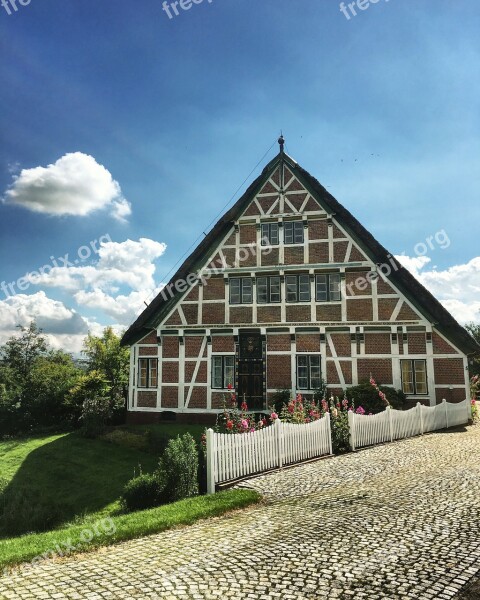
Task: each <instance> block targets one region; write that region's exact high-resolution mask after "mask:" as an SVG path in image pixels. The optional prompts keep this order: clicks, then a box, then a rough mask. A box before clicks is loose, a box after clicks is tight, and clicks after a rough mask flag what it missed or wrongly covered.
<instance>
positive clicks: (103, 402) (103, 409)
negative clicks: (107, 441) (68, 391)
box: [80, 396, 111, 438]
mask: <svg viewBox="0 0 480 600" xmlns="http://www.w3.org/2000/svg"><path fill="white" fill-rule="evenodd" d="M110 415H111V409H110V401H109V399H108V398H105V397H102V396H97V397H96V398H91V399H87V400H85V401H84V403H83V406H82V414H81V417H80V421H81V423H82V427H81V429H80V433H81V434H82V435H83V436H84V437H88V438H95V437H98V436H99V435H101V434H102V433H103V432H104V431H105V424H106V421H107V419H108V418H109V417H110Z"/></svg>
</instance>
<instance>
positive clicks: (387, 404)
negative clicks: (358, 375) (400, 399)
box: [370, 373, 390, 406]
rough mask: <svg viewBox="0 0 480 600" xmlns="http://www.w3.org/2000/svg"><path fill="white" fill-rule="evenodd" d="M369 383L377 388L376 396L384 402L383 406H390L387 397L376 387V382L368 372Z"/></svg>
mask: <svg viewBox="0 0 480 600" xmlns="http://www.w3.org/2000/svg"><path fill="white" fill-rule="evenodd" d="M370 385H371V386H372V387H374V388H375V389H376V390H377V392H378V396H379V398H380V399H381V400H382V402H384V403H385V406H390V402H389V401H388V400H387V397H386V396H385V394H384V393H383V392H382V390H381V389H380V388H379V387H378V385H377V382H376V381H375V379H374V378H373V376H372V374H371V373H370Z"/></svg>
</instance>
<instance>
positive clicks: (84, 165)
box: [4, 152, 131, 221]
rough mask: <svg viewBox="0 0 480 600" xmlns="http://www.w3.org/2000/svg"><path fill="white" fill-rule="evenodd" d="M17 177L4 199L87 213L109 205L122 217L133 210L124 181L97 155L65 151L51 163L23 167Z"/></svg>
mask: <svg viewBox="0 0 480 600" xmlns="http://www.w3.org/2000/svg"><path fill="white" fill-rule="evenodd" d="M13 179H14V180H13V183H12V185H11V186H10V187H9V188H8V189H7V190H6V192H5V194H4V201H5V202H7V203H9V204H14V205H17V206H22V207H24V208H27V209H29V210H31V211H34V212H38V213H44V214H47V215H53V216H61V215H76V216H86V215H88V214H90V213H92V212H94V211H96V210H100V209H108V210H109V211H110V213H111V214H112V216H113V217H114V218H115V219H117V220H119V221H125V220H126V218H127V217H128V216H129V215H130V214H131V205H130V203H129V202H128V201H127V200H126V199H125V198H124V197H123V195H122V190H121V188H120V184H119V183H118V182H117V181H115V180H114V179H113V177H112V175H111V173H110V172H109V171H108V170H107V169H106V168H105V167H104V166H103V165H100V164H98V163H97V161H96V160H95V159H94V158H93V156H89V155H88V154H83V153H82V152H73V153H69V154H65V155H64V156H62V157H61V158H59V159H58V160H57V162H55V163H54V164H50V165H48V166H47V167H34V168H32V169H22V171H21V172H20V174H19V175H14V178H13Z"/></svg>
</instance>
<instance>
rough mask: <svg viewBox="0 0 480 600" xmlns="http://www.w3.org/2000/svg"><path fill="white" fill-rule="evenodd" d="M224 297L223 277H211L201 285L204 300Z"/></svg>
mask: <svg viewBox="0 0 480 600" xmlns="http://www.w3.org/2000/svg"><path fill="white" fill-rule="evenodd" d="M224 298H225V282H224V279H223V277H212V278H211V279H209V280H208V281H207V282H206V283H205V285H204V287H203V299H204V300H223V299H224Z"/></svg>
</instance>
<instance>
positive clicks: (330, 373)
mask: <svg viewBox="0 0 480 600" xmlns="http://www.w3.org/2000/svg"><path fill="white" fill-rule="evenodd" d="M327 383H328V384H339V383H340V378H339V376H338V371H337V367H336V365H335V363H334V362H333V360H327Z"/></svg>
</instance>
